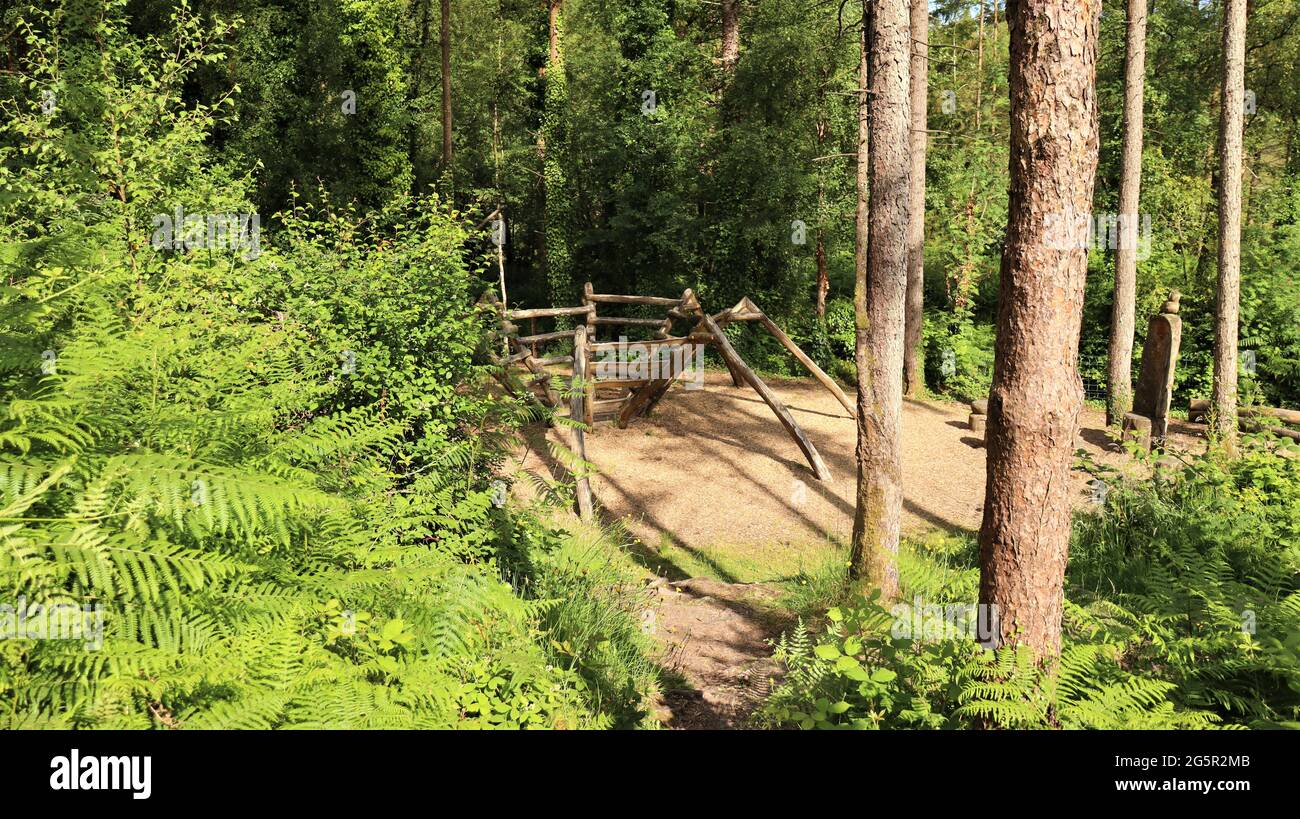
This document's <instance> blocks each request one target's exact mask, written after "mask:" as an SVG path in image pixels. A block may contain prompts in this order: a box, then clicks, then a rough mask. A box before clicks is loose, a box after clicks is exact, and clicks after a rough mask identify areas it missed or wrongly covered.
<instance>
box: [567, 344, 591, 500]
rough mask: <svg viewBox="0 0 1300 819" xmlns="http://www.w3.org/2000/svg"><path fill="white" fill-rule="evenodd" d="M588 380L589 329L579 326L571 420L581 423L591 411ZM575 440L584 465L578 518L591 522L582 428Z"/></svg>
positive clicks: (578, 492)
mask: <svg viewBox="0 0 1300 819" xmlns="http://www.w3.org/2000/svg"><path fill="white" fill-rule="evenodd" d="M586 380H587V328H586V327H583V326H582V325H578V327H577V328H575V332H574V334H573V383H572V385H571V386H570V393H571V396H570V398H569V419H570V420H572V421H575V422H578V423H581V422H582V421H583V419H584V418H585V417H586V415H587V413H588V411H589V409H588V408H587V406H586V404H587V401H586V395H587V389H586ZM573 440H574V443H575V444H576V446H575V450H576V452H577V455H578V457H579V458H580V459H582V461H583V463H582V464H580V465H579V466H578V471H579V474H577V475H576V478H577V484H576V487H575V494H576V495H577V496H578V516H579V517H581V518H582V519H583V520H591V515H592V504H591V480H590V479H589V478H588V477H587V470H586V466H585V463H586V460H587V442H586V440H585V438H584V433H583V429H582V427H580V426H575V427H573Z"/></svg>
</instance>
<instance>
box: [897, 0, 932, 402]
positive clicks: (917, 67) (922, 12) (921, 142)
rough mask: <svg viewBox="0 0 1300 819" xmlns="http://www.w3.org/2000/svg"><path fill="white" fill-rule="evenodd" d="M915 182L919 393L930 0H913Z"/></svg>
mask: <svg viewBox="0 0 1300 819" xmlns="http://www.w3.org/2000/svg"><path fill="white" fill-rule="evenodd" d="M911 22H912V76H911V84H912V186H911V195H910V197H909V200H910V206H909V207H910V211H911V212H910V213H909V215H908V230H907V322H906V328H905V331H904V332H905V338H904V342H903V390H904V392H905V393H906V394H907V395H909V396H915V395H916V393H917V390H919V389H920V387H921V385H922V383H924V381H925V368H924V363H923V362H922V361H920V360H919V357H918V356H919V353H920V349H921V326H922V323H923V322H924V320H925V152H926V147H927V145H928V142H929V140H928V138H927V137H928V136H929V135H928V134H927V133H926V129H927V128H928V127H929V124H928V118H927V116H926V113H927V108H928V106H929V97H928V95H927V93H926V91H927V88H926V86H927V83H928V81H929V76H930V65H929V63H930V3H929V0H912V6H911Z"/></svg>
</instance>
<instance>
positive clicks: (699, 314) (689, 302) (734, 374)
mask: <svg viewBox="0 0 1300 819" xmlns="http://www.w3.org/2000/svg"><path fill="white" fill-rule="evenodd" d="M682 309H683V310H690V311H691V313H692V314H693V315H694V316H695V317H696V318H698V319H699V320H700V323H699V324H697V325H696V329H695V330H692V331H691V332H692V333H694V332H696V331H697V330H699V329H700V328H701V327H704V328H705V329H707V327H706V325H705V324H704V319H706V318H708V319H709V320H710V321H711V322H712V324H713V327H714V331H710V341H711V342H713V339H714V332H716V334H717V335H718V336H721V335H722V328H723V327H725V326H726V325H727V323H728V322H729V321H731V311H730V310H723V311H722V312H721V313H718V314H717V315H715V316H712V317H710V316H709V314H708V313H705V312H704V308H703V307H701V306H700V303H699V301H698V300H697V299H696V298H695V293H694V291H692V290H691V289H690V288H687V290H686V292H685V293H683V294H682ZM724 340H725V337H724ZM714 346H715V347H718V344H717V343H716V342H715V343H714ZM728 346H730V342H728ZM732 352H735V350H732ZM721 354H722V353H721V347H719V355H721ZM737 358H739V356H737ZM722 363H723V364H725V365H726V366H727V372H728V373H729V374H730V375H731V386H733V387H743V386H744V385H745V383H746V380H745V377H744V375H743V374H742V373H741V372H740V370H737V369H736V368H735V366H733V365H732V363H731V361H730V360H729V359H728V358H727V356H725V355H723V356H722Z"/></svg>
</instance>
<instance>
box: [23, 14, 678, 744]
mask: <svg viewBox="0 0 1300 819" xmlns="http://www.w3.org/2000/svg"><path fill="white" fill-rule="evenodd" d="M116 9H117V6H110V7H109V11H110V12H113V13H110V14H109V15H108V16H107V17H105V18H103V19H100V18H97V17H92V18H87V19H82V18H79V17H76V16H75V15H68V16H67V17H60V16H58V15H57V14H56V15H51V16H49V17H47V18H42V24H41V26H32V27H30V28H28V29H26V30H27V31H28V32H29V45H30V46H31V48H30V51H29V52H28V54H29V56H30V60H29V64H27V65H25V66H24V68H25V70H28V71H30V73H31V75H32V76H54V75H55V74H56V73H57V71H59V70H67V71H73V70H78V71H79V70H81V67H82V66H90V67H95V68H100V67H102V66H105V65H111V66H130V71H129V72H126V73H124V74H121V73H117V72H104V73H103V74H102V75H101V74H99V73H93V76H92V73H86V74H84V75H82V78H83V79H84V81H85V82H86V83H87V86H86V89H85V90H84V92H83V93H85V95H86V100H87V102H85V104H77V105H73V104H71V103H70V104H69V105H68V107H67V108H61V109H60V110H59V113H58V114H57V115H56V116H55V117H54V118H53V121H50V120H49V119H46V118H45V117H46V115H45V114H44V113H43V112H41V111H40V110H39V109H37V110H32V109H30V108H24V107H21V106H17V105H16V104H15V103H14V101H12V100H10V101H9V104H10V113H11V114H12V116H11V118H10V119H8V120H6V123H5V126H4V130H3V132H2V133H0V167H2V168H3V176H0V191H2V192H3V198H0V265H2V266H3V273H4V277H5V281H6V282H7V284H6V286H5V288H4V289H3V290H0V599H3V602H4V603H5V604H6V605H11V606H12V605H16V604H18V603H20V602H22V603H25V604H26V605H27V606H28V607H33V606H43V607H49V606H55V605H72V606H75V607H77V608H78V609H79V610H80V609H83V608H84V609H86V610H88V611H91V612H93V613H94V621H95V622H96V623H97V624H98V625H97V626H95V627H94V628H93V630H92V631H91V632H88V633H87V634H85V635H79V636H84V637H85V639H37V638H38V637H40V636H41V635H37V634H28V633H24V634H22V635H19V636H18V637H17V639H5V640H0V701H3V703H4V705H3V706H0V722H2V723H3V724H4V725H5V726H6V727H121V728H148V727H155V728H288V727H296V728H386V727H389V728H391V727H406V728H411V727H432V728H449V727H467V728H498V727H502V728H508V727H524V728H531V727H556V728H580V727H607V726H610V725H612V724H615V722H616V721H617V722H618V723H619V724H634V723H635V722H636V721H637V716H638V715H639V714H640V713H641V712H642V711H643V710H644V709H643V708H642V706H641V695H642V694H643V693H644V692H647V691H650V690H652V689H653V686H654V681H655V676H654V669H653V667H651V666H650V665H649V663H648V661H646V660H645V655H644V654H643V653H642V649H643V647H644V646H643V643H641V642H639V641H638V640H637V639H636V638H637V637H638V636H639V633H638V632H636V631H635V628H634V627H632V626H630V624H629V623H630V621H629V617H630V615H629V614H628V612H629V611H630V608H629V607H630V605H631V604H630V603H629V602H628V601H629V600H630V599H631V598H630V596H629V594H628V593H625V592H621V591H619V590H617V589H607V590H606V591H605V592H604V593H603V594H593V593H591V592H590V590H588V592H587V593H586V594H583V595H581V597H582V600H581V603H580V605H579V604H575V603H574V602H573V601H572V600H568V599H565V597H564V595H569V594H570V592H571V591H572V589H574V588H575V587H581V586H582V582H583V581H582V580H580V579H574V578H575V576H576V577H577V578H586V577H588V576H589V575H590V576H591V577H592V578H593V579H592V581H591V582H592V583H593V584H595V583H597V582H598V581H597V580H596V578H597V577H598V578H600V580H599V583H600V585H601V587H602V588H604V581H605V580H606V579H608V577H609V576H610V572H601V573H598V572H593V571H591V570H589V569H587V568H586V567H585V566H584V567H583V568H575V566H574V563H573V562H572V561H570V562H565V561H562V560H560V559H558V558H556V559H554V560H539V561H537V563H536V565H535V567H534V570H533V574H532V583H531V585H530V586H529V587H527V588H525V587H522V586H516V585H512V583H510V582H507V581H506V580H505V579H503V572H502V569H501V562H502V560H503V556H507V557H508V556H509V555H513V554H515V553H517V552H518V551H519V549H520V548H521V546H520V543H521V542H523V541H527V540H530V539H534V538H536V537H538V535H537V533H538V532H539V531H542V526H541V524H540V523H539V522H538V520H537V519H536V517H535V513H533V512H529V511H527V510H512V509H510V508H509V507H503V506H502V505H501V504H500V503H498V502H494V499H493V498H494V494H495V493H496V491H497V490H495V489H494V487H493V486H492V485H491V481H492V479H493V476H494V474H495V473H494V466H495V464H496V462H497V461H498V460H499V459H500V457H501V453H502V451H503V447H504V446H505V445H506V444H508V443H509V442H510V440H511V438H512V436H515V435H516V434H517V431H518V428H519V426H520V424H521V423H523V422H525V421H528V420H531V419H533V418H535V411H534V410H533V409H532V408H530V407H527V406H524V405H521V404H518V403H516V402H514V401H511V400H499V399H495V398H492V397H489V396H488V395H487V394H486V393H485V392H484V391H483V390H481V389H477V388H476V387H477V386H478V383H479V380H480V378H481V377H482V372H481V371H480V370H479V369H478V368H477V367H476V366H475V365H474V363H473V360H472V355H473V353H474V351H475V349H476V348H477V347H478V345H479V340H480V320H481V319H480V317H479V316H478V315H477V314H476V313H475V312H474V310H473V309H472V306H471V305H472V298H471V297H472V295H474V290H475V285H474V283H473V271H472V270H471V268H470V266H469V264H470V263H469V260H468V258H467V254H466V251H465V248H466V247H467V246H470V245H471V244H472V242H471V235H470V233H469V231H468V229H467V228H466V227H465V226H464V225H463V224H462V223H461V222H460V221H459V219H458V217H457V216H456V214H454V213H452V212H451V211H450V210H448V209H447V208H445V207H443V206H441V205H440V204H439V203H438V202H437V201H434V200H427V199H419V200H414V201H401V200H399V201H394V202H393V203H391V204H390V206H388V207H386V208H384V209H382V210H379V211H376V212H373V213H371V214H370V215H369V216H367V217H365V218H359V217H357V216H356V215H355V214H354V213H353V212H352V211H351V210H350V209H349V208H346V207H344V208H341V209H337V210H335V209H332V208H331V207H329V205H328V202H329V200H328V198H327V197H322V200H321V201H322V202H324V203H325V204H324V205H322V206H308V205H304V206H302V207H299V208H296V209H295V210H293V211H292V212H290V213H287V214H283V215H281V216H280V218H278V219H272V220H267V222H268V224H269V225H277V226H278V228H277V232H276V234H275V235H274V236H273V237H271V238H267V237H263V251H262V252H261V253H260V254H256V255H255V257H253V256H252V255H248V254H245V255H241V254H240V253H239V252H238V251H232V250H230V249H225V248H213V247H206V248H203V249H196V248H190V249H188V250H166V249H162V248H158V247H155V246H153V245H152V243H151V242H150V241H149V239H150V234H149V231H150V228H149V227H148V226H149V225H150V222H151V217H150V214H157V213H164V214H165V213H171V212H172V209H173V207H174V206H175V205H177V204H181V205H183V206H184V207H185V209H186V210H187V211H190V212H202V211H203V210H210V209H222V210H241V209H244V208H246V207H247V205H246V195H247V187H246V183H245V182H241V181H239V180H232V179H231V178H230V177H229V175H228V174H224V173H223V172H222V171H221V169H220V167H219V166H218V165H216V164H214V163H213V161H212V160H211V157H210V155H209V154H208V153H207V152H206V151H205V150H204V148H203V145H204V143H205V140H206V138H207V129H208V128H209V127H211V125H212V123H213V117H214V116H215V114H213V113H212V112H211V111H207V110H200V111H199V112H198V113H195V109H189V108H186V107H185V106H184V104H183V103H182V100H181V98H180V89H181V88H182V87H183V86H184V85H185V82H186V78H187V72H191V71H193V69H194V67H195V66H197V65H203V64H206V63H207V62H208V60H207V56H208V55H209V53H210V52H208V51H207V50H206V49H207V47H208V43H207V40H206V39H205V38H206V36H207V34H209V33H211V32H210V31H208V32H206V33H205V29H204V28H203V27H202V26H200V25H197V24H196V23H195V21H194V19H193V18H192V17H190V16H188V14H187V12H186V9H185V7H184V6H180V7H179V10H178V12H177V14H176V15H175V16H174V18H173V28H172V29H171V35H170V36H171V39H170V40H168V41H167V42H166V43H164V42H162V41H159V42H157V43H154V42H150V41H146V42H144V43H143V44H142V42H141V41H139V40H136V39H134V38H132V37H130V36H128V35H127V34H126V31H125V26H124V24H123V21H122V20H121V18H120V17H119V16H116V13H115V10H116ZM86 26H89V27H90V31H91V32H92V33H94V34H96V35H98V39H97V38H96V37H91V36H87V29H86V28H85V27H86ZM215 30H216V31H217V32H223V31H225V29H224V28H222V27H221V26H219V25H217V26H216V27H215ZM56 52H57V53H60V54H62V55H64V58H63V61H62V62H60V63H58V64H57V65H54V64H51V63H50V62H49V55H51V54H53V53H56ZM63 66H69V67H70V68H67V69H64V68H62V67H63ZM88 70H89V69H87V71H88ZM127 83H140V84H142V85H143V86H144V87H148V88H153V89H158V90H157V94H158V96H157V98H153V99H149V100H147V106H148V107H146V113H148V114H149V115H148V116H145V115H143V114H140V112H139V106H140V105H141V103H140V101H139V98H138V97H132V96H131V95H130V94H129V93H128V90H127V87H126V84H127ZM137 114H139V115H137ZM42 129H44V130H42ZM34 135H35V136H34ZM73 135H75V138H74V137H73ZM33 138H38V139H39V140H45V141H43V142H40V144H42V145H49V144H59V145H61V146H62V147H61V148H60V149H58V150H29V145H30V140H31V139H33ZM177 146H186V147H187V149H188V150H187V152H185V153H184V154H183V156H182V158H183V159H184V160H185V161H186V162H187V163H188V164H187V165H186V167H185V169H184V173H180V172H179V169H178V172H177V173H176V174H175V175H173V174H172V173H171V169H172V168H173V167H174V165H173V163H176V162H177V161H178V160H177V158H176V157H175V156H173V155H172V153H171V152H172V151H173V150H174V149H175V148H176V147H177ZM143 169H152V170H151V171H150V172H146V171H145V170H143ZM137 179H139V180H141V181H139V182H138V183H137V182H136V180H137ZM115 180H116V181H115ZM118 182H120V184H118ZM115 185H116V187H114V186H115ZM96 189H99V190H103V189H108V190H110V191H113V190H117V191H119V192H122V193H123V195H122V196H121V197H120V198H118V199H117V200H116V201H114V200H113V199H109V200H106V201H103V202H99V201H98V200H97V199H96V196H95V194H94V193H93V191H95V190H96ZM57 214H63V216H62V217H59V218H56V217H55V215H57ZM69 214H71V217H70V218H69V216H68V215H69ZM544 511H545V510H541V512H544ZM547 537H548V538H549V541H550V542H551V544H552V546H551V548H552V549H553V550H555V551H565V552H566V553H567V550H571V549H572V548H574V547H571V546H569V545H568V544H567V541H566V539H565V537H566V536H562V535H559V534H555V533H552V534H549V535H547ZM575 560H576V559H575ZM507 576H508V575H507ZM552 595H554V596H552ZM9 625H10V623H8V622H6V623H5V626H6V627H8V626H9ZM601 635H603V636H601ZM578 636H581V637H582V639H585V640H588V641H594V643H593V644H592V645H588V644H587V643H581V644H579V643H577V642H575V641H576V640H577V639H578ZM557 644H560V645H566V646H571V647H572V648H569V649H567V650H568V654H565V655H563V656H564V658H565V659H563V661H561V656H562V655H561V653H560V652H559V651H558V650H557V649H556V648H555V646H556V645H557ZM611 645H612V646H616V647H615V648H609V647H608V646H611Z"/></svg>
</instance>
